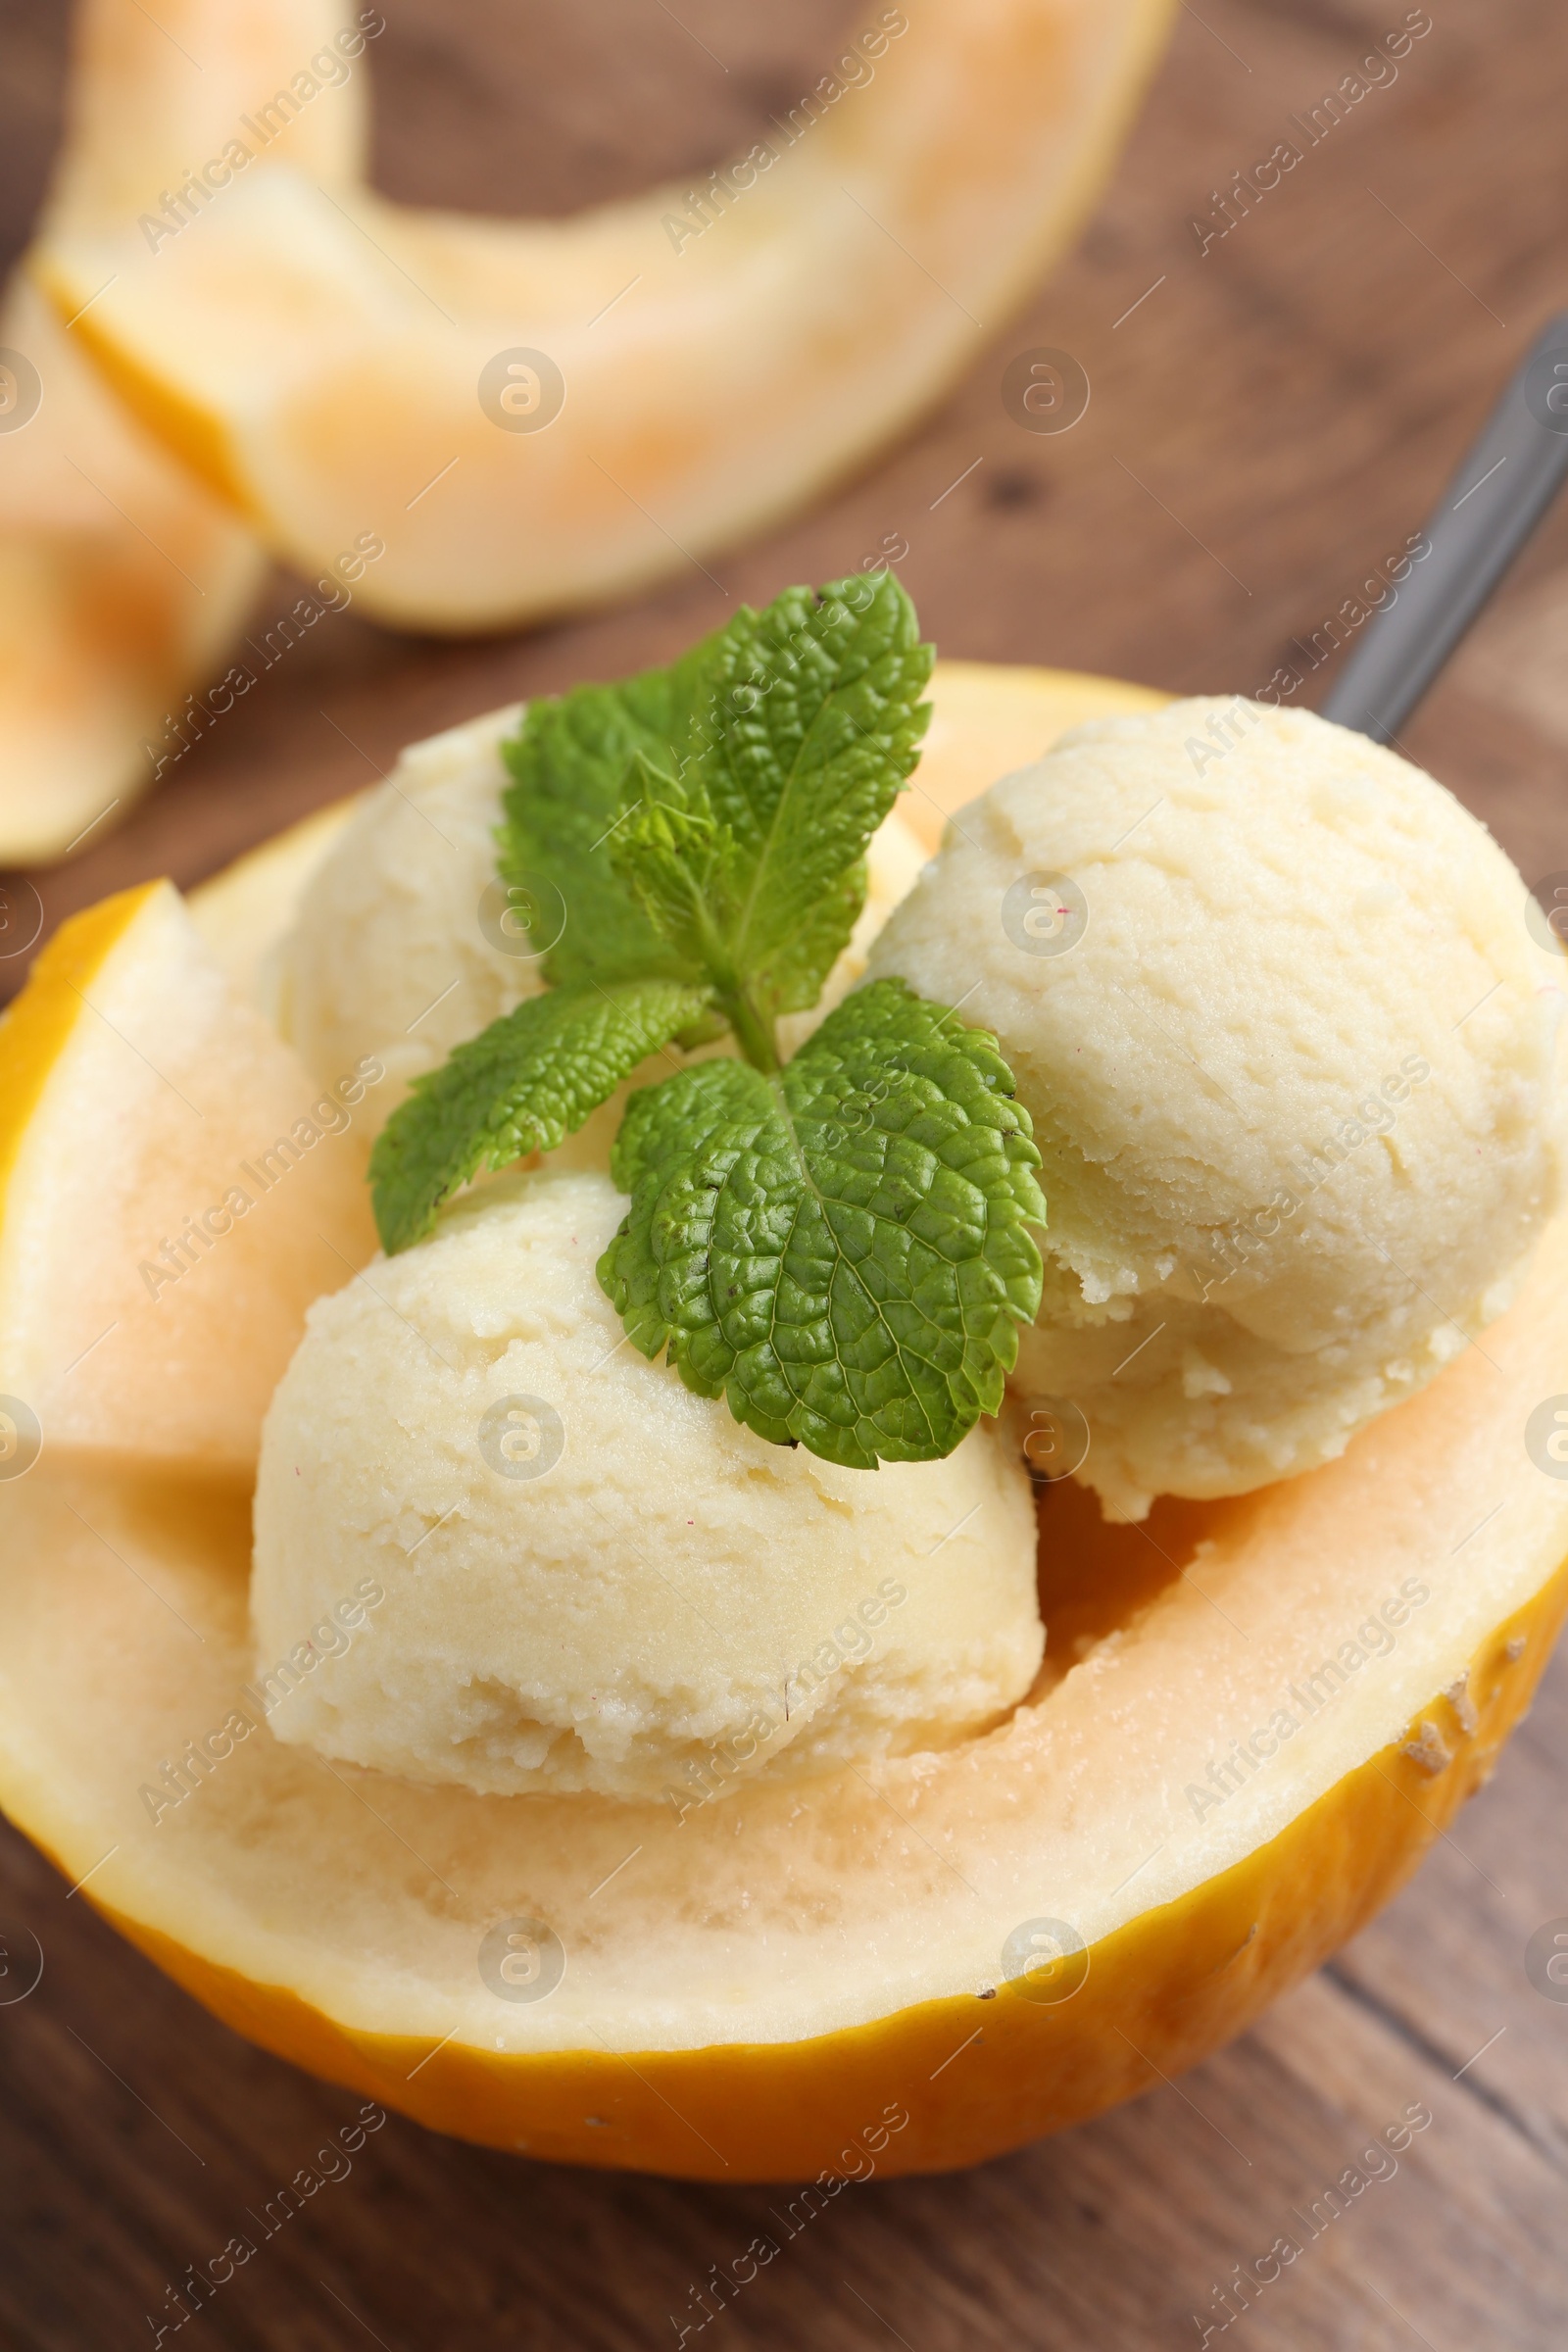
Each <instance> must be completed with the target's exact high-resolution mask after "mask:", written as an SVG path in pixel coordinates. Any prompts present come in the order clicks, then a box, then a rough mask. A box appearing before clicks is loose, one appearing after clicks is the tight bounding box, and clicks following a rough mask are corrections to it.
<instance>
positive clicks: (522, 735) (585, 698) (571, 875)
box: [500, 630, 723, 988]
mask: <svg viewBox="0 0 1568 2352" xmlns="http://www.w3.org/2000/svg"><path fill="white" fill-rule="evenodd" d="M722 636H723V631H722V630H719V631H717V632H715V633H714V635H712V636H711V637H707V638H705V639H704V640H703V642H702V643H701V644H700V645H697V646H694V647H693V648H692V650H691V652H690V653H688V654H686V655H684V656H683V657H682V658H681V660H680V661H679V662H673V663H671V664H670V666H669V667H668V668H663V669H650V670H645V671H643V673H642V674H641V675H640V676H639V677H635V678H625V679H622V680H621V681H620V682H619V683H618V684H616V685H613V686H578V687H575V688H573V690H572V691H571V692H570V693H569V694H564V695H561V696H559V697H545V698H542V699H540V700H538V701H535V702H531V703H530V704H529V705H528V707H527V709H526V711H524V712H523V717H522V724H521V727H520V729H519V731H518V733H517V734H516V736H515V737H514V738H513V740H512V741H511V742H510V743H507V744H504V745H503V746H502V756H503V758H504V759H505V760H506V763H507V766H508V768H509V769H510V770H511V773H512V777H513V782H512V783H511V784H510V785H509V786H508V788H507V791H506V793H505V794H504V795H503V799H502V808H503V823H502V828H501V836H500V841H501V856H500V868H501V873H502V877H503V879H504V880H506V881H508V882H520V883H522V884H524V885H525V886H526V885H529V884H532V885H534V886H537V885H538V884H539V883H540V882H548V883H553V884H554V885H555V887H556V889H557V890H559V892H560V893H561V896H562V899H563V901H564V905H565V908H566V925H565V929H564V931H563V933H562V935H561V938H560V939H559V940H558V941H557V943H556V945H555V946H554V947H553V948H552V949H551V951H550V954H549V956H548V957H547V958H546V960H545V964H544V975H545V978H546V979H547V980H548V981H549V982H550V983H551V985H552V986H553V987H558V988H571V987H578V986H582V985H584V984H586V983H588V982H590V981H598V982H600V983H602V984H603V985H605V986H607V987H608V986H612V985H613V984H614V983H615V982H616V981H619V980H635V979H641V978H643V977H645V976H648V975H655V974H657V975H662V976H663V977H665V978H672V979H682V978H689V977H690V976H691V975H690V973H689V971H688V970H687V969H686V967H685V966H684V964H683V962H682V958H681V957H680V956H679V955H678V954H677V953H676V952H675V951H674V950H673V949H672V948H671V947H670V946H669V945H668V943H667V942H666V941H665V940H663V939H662V937H661V935H660V934H659V932H658V931H656V930H655V928H654V926H653V924H652V923H651V922H650V921H649V919H648V917H647V915H646V914H645V913H644V912H643V910H642V908H641V907H639V906H638V905H637V903H636V901H635V899H634V898H632V897H631V895H630V894H629V893H628V891H627V888H626V885H625V883H624V881H623V880H622V879H621V877H620V875H619V874H618V873H617V872H616V870H615V866H614V863H613V858H612V857H611V855H610V849H611V844H612V843H613V839H614V838H615V834H616V832H617V830H618V825H619V822H620V820H622V819H623V818H624V816H625V813H626V810H627V808H628V806H629V805H630V802H631V801H633V800H634V799H635V798H636V793H635V791H633V792H632V793H630V794H628V792H627V789H626V787H627V778H628V771H629V770H630V768H631V765H632V761H633V760H634V759H635V757H636V756H637V755H638V754H639V753H641V754H643V755H644V756H645V757H646V758H647V759H648V760H650V761H651V762H652V763H653V765H654V766H655V767H656V768H659V769H660V770H662V771H664V772H669V771H677V772H678V771H679V770H680V769H681V768H683V767H684V766H685V765H686V764H687V763H688V759H689V746H690V744H691V741H692V738H693V735H694V733H695V731H696V730H697V729H698V728H699V726H701V725H703V724H704V723H705V721H706V720H708V719H711V711H712V709H713V694H714V679H715V678H716V676H717V674H718V670H719V668H720V666H721V662H722V657H721V655H720V653H719V650H718V649H719V645H720V640H721V639H722Z"/></svg>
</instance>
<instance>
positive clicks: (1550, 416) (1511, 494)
mask: <svg viewBox="0 0 1568 2352" xmlns="http://www.w3.org/2000/svg"><path fill="white" fill-rule="evenodd" d="M1565 476H1568V311H1565V312H1563V313H1561V314H1560V315H1559V316H1558V317H1557V318H1555V319H1552V320H1551V321H1550V323H1549V324H1548V325H1547V326H1546V327H1544V329H1543V331H1542V333H1541V334H1540V335H1539V336H1538V337H1537V339H1536V341H1535V342H1534V343H1533V344H1532V346H1531V348H1530V351H1529V353H1528V354H1527V356H1526V358H1525V360H1524V363H1523V365H1522V366H1521V367H1520V368H1518V370H1517V371H1516V373H1515V374H1514V375H1513V376H1512V378H1511V379H1510V381H1509V383H1508V385H1507V387H1506V389H1505V390H1504V392H1503V394H1502V397H1501V399H1500V400H1499V401H1498V402H1497V405H1496V407H1495V409H1494V410H1493V412H1492V414H1491V416H1490V417H1488V418H1487V421H1486V423H1485V424H1484V425H1483V427H1482V429H1481V433H1480V436H1479V438H1478V439H1477V440H1476V442H1475V443H1474V444H1473V446H1472V447H1471V448H1470V449H1469V450H1468V451H1467V453H1466V455H1465V458H1464V461H1463V463H1462V464H1461V466H1459V469H1458V471H1457V472H1456V473H1455V475H1454V477H1453V479H1452V481H1450V482H1449V484H1448V486H1447V488H1446V490H1445V491H1444V493H1443V496H1442V498H1441V499H1440V501H1439V502H1438V505H1437V507H1436V508H1435V509H1434V510H1433V512H1432V514H1431V515H1429V516H1428V517H1427V521H1426V526H1425V536H1426V538H1427V539H1428V540H1430V542H1431V550H1432V552H1431V554H1430V555H1428V556H1427V557H1426V558H1425V560H1424V561H1423V562H1422V563H1421V564H1417V565H1416V566H1414V567H1413V568H1412V570H1411V571H1410V573H1409V574H1408V576H1407V577H1406V579H1405V581H1404V583H1403V585H1402V586H1401V587H1400V589H1399V592H1398V596H1397V601H1396V602H1395V603H1393V604H1392V605H1389V606H1386V607H1385V608H1384V610H1383V611H1382V612H1380V613H1375V614H1374V615H1373V617H1372V619H1371V620H1370V621H1369V622H1368V623H1367V627H1366V633H1365V635H1364V636H1363V638H1362V641H1361V643H1360V645H1359V646H1358V647H1357V648H1356V650H1355V652H1354V653H1353V654H1352V655H1351V657H1350V659H1349V661H1348V662H1347V663H1346V666H1345V669H1344V671H1343V672H1342V674H1341V676H1340V678H1339V679H1338V681H1337V682H1336V684H1335V687H1334V690H1333V692H1332V693H1331V694H1330V696H1329V698H1328V700H1327V702H1326V703H1325V704H1324V705H1323V716H1324V717H1325V718H1333V719H1338V721H1339V723H1340V725H1341V726H1343V727H1354V728H1355V729H1356V730H1357V732H1358V733H1360V734H1362V735H1370V736H1371V738H1372V740H1373V742H1374V743H1387V742H1388V741H1389V740H1390V738H1391V737H1392V736H1394V735H1395V734H1397V731H1398V729H1399V728H1400V727H1401V726H1402V725H1403V724H1404V721H1405V719H1406V718H1407V717H1408V715H1409V713H1410V712H1411V711H1413V710H1414V709H1415V706H1416V704H1417V703H1418V702H1419V701H1420V700H1421V697H1422V696H1423V695H1424V694H1425V693H1426V690H1427V688H1428V687H1429V686H1430V685H1431V683H1432V681H1433V679H1434V678H1435V677H1436V676H1437V674H1438V671H1439V670H1440V669H1441V668H1442V667H1443V664H1444V663H1445V662H1446V660H1447V659H1448V656H1449V655H1450V654H1451V653H1452V651H1453V649H1454V647H1455V646H1456V645H1457V644H1458V642H1459V640H1460V638H1461V637H1462V636H1463V635H1464V633H1465V631H1466V630H1467V629H1468V628H1469V626H1470V624H1471V622H1472V621H1473V620H1474V619H1475V618H1476V615H1477V614H1478V613H1480V611H1481V608H1482V607H1483V605H1484V604H1485V603H1486V602H1487V599H1488V598H1489V597H1490V596H1491V594H1492V592H1493V590H1494V588H1495V586H1496V585H1497V582H1498V581H1499V580H1500V579H1501V577H1502V575H1503V573H1504V572H1505V571H1506V570H1507V568H1508V566H1509V564H1511V563H1512V562H1513V560H1514V558H1515V556H1516V555H1517V554H1518V553H1519V550H1520V549H1521V548H1522V547H1523V545H1524V543H1525V541H1526V540H1527V539H1528V538H1529V536H1530V534H1531V532H1532V531H1533V530H1534V529H1535V527H1536V525H1537V523H1539V522H1540V521H1541V519H1542V517H1543V515H1544V514H1545V512H1546V509H1547V508H1548V507H1549V506H1550V504H1551V502H1552V500H1553V499H1554V498H1555V497H1556V495H1557V492H1558V490H1559V489H1560V488H1561V487H1562V483H1563V479H1564V477H1565Z"/></svg>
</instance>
